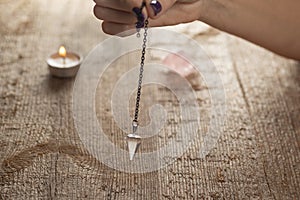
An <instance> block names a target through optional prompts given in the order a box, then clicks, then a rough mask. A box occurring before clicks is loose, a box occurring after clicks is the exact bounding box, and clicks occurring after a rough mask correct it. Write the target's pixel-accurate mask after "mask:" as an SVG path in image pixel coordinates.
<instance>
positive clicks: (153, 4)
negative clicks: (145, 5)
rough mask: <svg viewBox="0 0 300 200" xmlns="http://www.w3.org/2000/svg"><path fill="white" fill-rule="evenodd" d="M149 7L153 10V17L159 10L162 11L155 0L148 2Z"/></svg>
mask: <svg viewBox="0 0 300 200" xmlns="http://www.w3.org/2000/svg"><path fill="white" fill-rule="evenodd" d="M150 6H151V8H152V9H153V11H154V14H155V15H157V14H158V13H160V12H161V10H162V6H161V4H160V3H159V1H157V0H152V1H151V2H150Z"/></svg>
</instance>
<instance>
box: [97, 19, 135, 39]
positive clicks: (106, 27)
mask: <svg viewBox="0 0 300 200" xmlns="http://www.w3.org/2000/svg"><path fill="white" fill-rule="evenodd" d="M102 30H103V32H104V33H106V34H110V35H119V36H122V37H123V36H128V35H132V34H134V33H136V29H135V25H134V24H132V25H129V24H118V23H113V22H108V21H104V22H103V23H102Z"/></svg>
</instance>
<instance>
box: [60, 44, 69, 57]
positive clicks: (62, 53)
mask: <svg viewBox="0 0 300 200" xmlns="http://www.w3.org/2000/svg"><path fill="white" fill-rule="evenodd" d="M58 54H59V56H61V57H63V58H65V57H66V56H67V50H66V48H65V47H64V46H61V47H59V50H58Z"/></svg>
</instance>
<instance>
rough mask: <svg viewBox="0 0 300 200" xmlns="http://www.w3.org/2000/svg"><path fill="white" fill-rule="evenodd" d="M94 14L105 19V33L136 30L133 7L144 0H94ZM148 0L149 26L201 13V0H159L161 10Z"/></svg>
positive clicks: (189, 18) (181, 20)
mask: <svg viewBox="0 0 300 200" xmlns="http://www.w3.org/2000/svg"><path fill="white" fill-rule="evenodd" d="M94 1H95V3H96V5H95V7H94V14H95V16H96V17H97V18H98V19H101V20H103V23H102V29H103V31H104V32H105V33H107V34H111V35H116V34H119V33H121V32H124V31H127V30H133V31H135V23H136V22H137V17H136V15H135V13H134V12H133V11H132V10H133V8H135V7H137V8H140V7H141V5H142V2H143V1H142V0H94ZM150 3H151V0H146V7H145V8H144V9H143V15H144V17H145V19H146V18H147V17H149V26H151V27H157V26H167V25H176V24H180V23H186V22H192V21H195V20H198V19H199V18H200V15H201V10H202V9H201V4H202V1H201V0H182V1H176V0H159V3H160V4H161V8H162V9H161V11H160V12H158V13H156V12H155V11H157V9H153V6H151V4H150Z"/></svg>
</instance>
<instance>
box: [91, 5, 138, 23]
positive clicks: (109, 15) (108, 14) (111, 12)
mask: <svg viewBox="0 0 300 200" xmlns="http://www.w3.org/2000/svg"><path fill="white" fill-rule="evenodd" d="M94 14H95V16H96V17H97V18H98V19H101V20H104V21H108V22H114V23H119V24H131V25H133V24H134V23H135V22H136V17H135V16H134V15H133V14H132V13H129V12H124V11H120V10H115V9H111V8H106V7H101V6H95V7H94Z"/></svg>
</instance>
